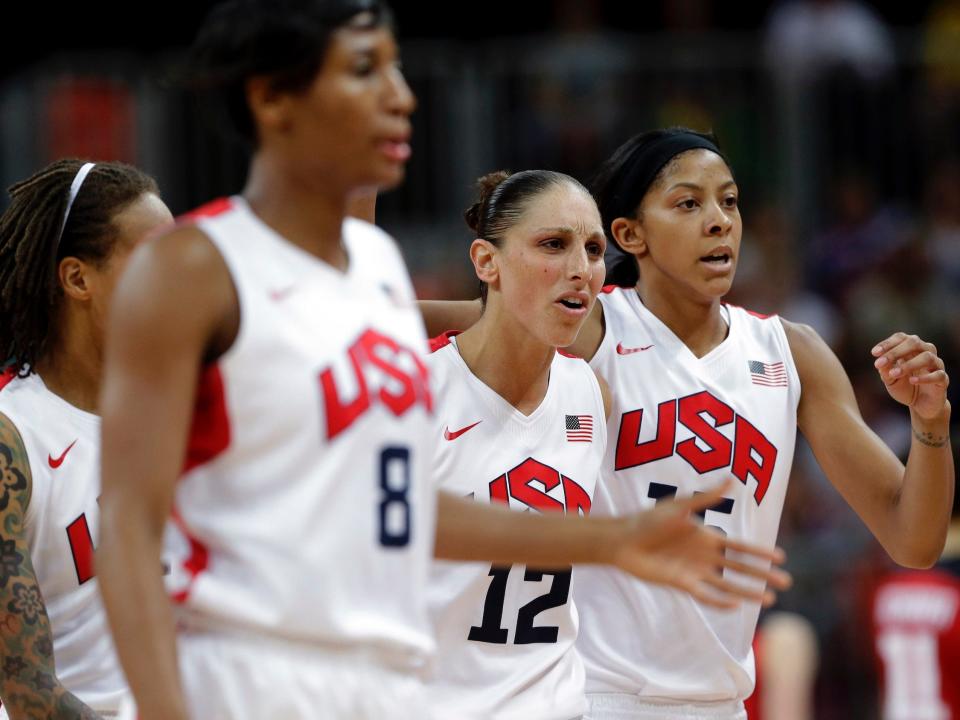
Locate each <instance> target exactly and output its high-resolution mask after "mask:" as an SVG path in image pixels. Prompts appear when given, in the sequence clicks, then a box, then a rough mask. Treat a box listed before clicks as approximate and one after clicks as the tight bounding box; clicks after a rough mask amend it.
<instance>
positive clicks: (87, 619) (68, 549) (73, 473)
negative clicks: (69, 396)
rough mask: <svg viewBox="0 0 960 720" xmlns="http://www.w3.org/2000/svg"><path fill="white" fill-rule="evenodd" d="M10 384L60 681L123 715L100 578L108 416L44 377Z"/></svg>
mask: <svg viewBox="0 0 960 720" xmlns="http://www.w3.org/2000/svg"><path fill="white" fill-rule="evenodd" d="M3 382H6V385H4V386H3V388H2V389H0V412H2V413H3V414H4V415H6V416H7V417H8V418H10V420H11V422H13V424H14V425H16V427H17V430H18V431H19V432H20V437H21V438H22V439H23V444H24V447H25V448H26V450H27V457H28V458H29V460H30V475H31V478H32V481H33V486H32V493H31V496H30V504H29V506H28V507H27V514H26V518H25V520H24V522H25V527H26V535H27V544H28V546H29V548H30V559H31V561H32V563H33V569H34V573H35V574H36V577H37V582H38V583H39V585H40V593H41V595H42V596H43V601H44V604H45V605H46V608H47V617H48V618H49V620H50V630H51V633H52V634H53V654H54V659H55V662H56V671H57V678H58V679H59V680H60V683H61V684H62V685H63V686H64V687H65V688H67V689H68V690H69V691H70V692H72V693H73V694H74V695H76V696H77V697H78V698H80V700H82V701H83V702H84V703H86V704H87V705H89V706H90V707H91V708H93V709H94V710H98V711H101V712H111V711H115V710H116V709H117V708H118V707H119V705H120V701H121V699H122V698H123V696H124V695H125V694H126V693H127V686H126V682H125V680H124V677H123V672H122V671H121V669H120V664H119V662H118V660H117V657H116V655H115V653H114V647H113V640H112V638H111V635H110V630H109V627H108V626H107V616H106V614H105V612H104V609H103V605H102V604H101V601H100V592H99V590H98V589H97V580H96V578H95V577H94V573H93V549H94V545H95V538H97V537H98V528H99V526H100V509H99V507H98V505H97V499H98V497H99V495H100V418H99V417H97V416H96V415H91V414H90V413H88V412H84V411H83V410H80V409H79V408H76V407H74V406H73V405H71V404H69V403H68V402H66V401H65V400H64V399H63V398H61V397H59V396H58V395H55V394H54V393H52V392H50V391H49V390H47V388H46V386H45V385H44V384H43V381H42V380H41V379H40V377H39V376H38V375H36V374H34V375H30V376H28V377H25V378H19V377H14V378H12V379H11V378H10V376H9V375H7V376H4V377H3V379H2V380H0V384H2V383H3ZM2 717H5V715H2Z"/></svg>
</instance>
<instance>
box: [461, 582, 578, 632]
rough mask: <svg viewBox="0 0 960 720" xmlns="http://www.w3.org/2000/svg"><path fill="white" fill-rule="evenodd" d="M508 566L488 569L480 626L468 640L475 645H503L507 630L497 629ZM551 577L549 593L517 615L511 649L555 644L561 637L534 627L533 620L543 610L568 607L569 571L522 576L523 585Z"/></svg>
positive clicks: (550, 629) (553, 629)
mask: <svg viewBox="0 0 960 720" xmlns="http://www.w3.org/2000/svg"><path fill="white" fill-rule="evenodd" d="M511 567H512V566H511V565H507V566H501V565H493V566H492V567H491V568H490V573H489V574H490V577H492V578H493V579H492V580H491V581H490V588H489V589H488V590H487V597H486V599H485V600H484V601H483V619H482V620H481V621H480V624H479V625H474V626H473V627H471V628H470V633H469V634H468V635H467V639H468V640H473V641H475V642H486V643H494V644H498V645H505V644H506V643H507V634H508V630H507V629H506V628H504V627H500V625H501V623H502V622H503V605H504V602H505V601H506V596H507V581H508V580H509V577H510V568H511ZM547 575H550V576H552V577H553V582H552V583H551V584H550V590H549V591H547V593H545V594H544V595H540V596H539V597H536V598H534V599H533V600H531V601H530V602H528V603H527V604H526V605H524V606H523V607H521V608H520V609H519V610H518V611H517V624H516V628H517V629H516V632H514V637H513V644H514V645H529V644H531V643H555V642H557V637H558V636H559V633H560V628H558V627H557V626H556V625H534V624H533V620H534V618H535V617H536V616H537V615H539V614H540V613H542V612H543V611H545V610H549V609H550V608H555V607H560V606H562V605H565V604H566V603H567V599H568V598H569V595H570V576H571V570H533V569H531V568H526V569H525V570H524V573H523V580H524V582H540V581H542V580H543V579H544V577H546V576H547Z"/></svg>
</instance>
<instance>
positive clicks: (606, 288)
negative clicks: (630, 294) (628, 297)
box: [600, 285, 629, 295]
mask: <svg viewBox="0 0 960 720" xmlns="http://www.w3.org/2000/svg"><path fill="white" fill-rule="evenodd" d="M625 289H626V290H629V288H622V287H620V286H619V285H604V286H603V287H602V288H600V292H602V293H603V294H604V295H609V294H610V293H612V292H613V291H614V290H625Z"/></svg>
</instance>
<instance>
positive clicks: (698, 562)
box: [612, 481, 792, 608]
mask: <svg viewBox="0 0 960 720" xmlns="http://www.w3.org/2000/svg"><path fill="white" fill-rule="evenodd" d="M728 486H729V481H727V482H726V483H724V484H723V485H720V486H718V487H715V488H713V489H712V490H710V491H708V492H705V493H702V494H697V495H695V496H694V497H691V498H686V499H683V500H668V501H661V502H659V503H657V506H656V507H655V508H653V509H651V510H647V511H645V512H641V513H637V514H636V515H633V516H631V517H630V518H627V519H626V521H627V523H628V529H627V537H626V539H625V540H624V542H623V543H622V544H621V546H620V547H619V548H618V549H617V550H616V551H615V554H614V557H613V560H612V564H613V565H615V566H616V567H618V568H620V569H621V570H623V571H625V572H627V573H630V574H631V575H634V576H636V577H638V578H640V579H641V580H646V581H648V582H653V583H659V584H662V585H669V586H671V587H674V588H676V589H678V590H683V591H685V592H688V593H690V594H691V595H692V596H693V597H694V598H695V599H697V600H698V601H700V602H702V603H704V604H706V605H712V606H714V607H720V608H733V607H736V606H737V605H739V604H740V603H741V602H742V601H744V600H751V601H754V602H761V603H763V604H764V605H770V604H772V603H773V600H774V597H775V596H774V593H773V590H785V589H787V588H788V587H790V584H791V582H792V580H791V578H790V575H789V574H788V573H787V572H786V571H784V570H782V569H780V568H779V567H776V566H778V565H781V564H782V563H783V561H784V554H783V551H782V550H780V549H779V548H776V549H773V550H771V549H769V548H761V547H758V546H756V545H751V544H748V543H743V542H739V541H736V540H731V539H730V538H727V537H725V536H724V535H723V534H721V533H719V532H717V531H716V530H711V529H710V528H707V527H704V526H703V525H702V524H701V523H699V522H697V521H696V519H695V518H693V517H691V516H692V515H694V514H695V513H697V512H700V511H703V510H706V509H708V508H710V507H712V506H714V505H716V504H717V503H718V502H720V501H721V500H723V492H724V491H725V490H726V489H727V488H728ZM728 551H730V552H728ZM731 554H738V555H740V556H741V557H742V559H734V558H732V557H730V555H731ZM751 560H752V561H754V562H750V561H751ZM756 561H759V562H756ZM725 569H726V570H731V571H733V572H734V573H739V574H741V575H744V576H747V577H750V578H755V579H757V580H761V581H763V583H764V584H765V587H761V586H759V585H758V584H757V583H751V584H745V583H742V582H735V581H733V580H731V579H728V578H727V577H725V575H724V570H725ZM771 588H772V589H773V590H772V589H771Z"/></svg>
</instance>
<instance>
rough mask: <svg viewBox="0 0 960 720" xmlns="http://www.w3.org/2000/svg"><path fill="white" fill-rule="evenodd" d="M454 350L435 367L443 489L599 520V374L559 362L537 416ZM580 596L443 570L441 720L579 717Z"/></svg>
mask: <svg viewBox="0 0 960 720" xmlns="http://www.w3.org/2000/svg"><path fill="white" fill-rule="evenodd" d="M455 342H456V341H455V340H454V341H451V342H450V343H449V344H446V345H444V346H443V347H441V348H440V349H439V350H437V351H436V352H434V353H433V354H432V355H431V356H430V357H429V359H428V364H429V366H430V375H431V380H432V381H433V385H434V389H435V391H436V397H437V414H436V420H435V422H434V423H433V432H432V434H431V438H432V440H433V442H434V453H433V471H434V473H435V474H436V476H437V477H438V478H439V481H440V485H441V488H442V489H443V490H446V491H448V492H451V493H453V494H455V495H459V496H462V497H468V498H472V499H473V500H475V501H476V502H481V503H503V504H506V505H508V506H509V507H511V508H513V509H515V510H518V511H521V512H522V511H536V512H550V511H552V512H568V513H578V514H586V513H587V512H589V511H590V506H591V497H592V495H593V489H594V485H595V483H596V478H597V474H598V473H599V470H600V463H601V462H602V460H603V455H604V449H605V446H606V434H605V430H604V420H605V417H604V408H603V399H602V396H601V394H600V386H599V384H598V383H597V379H596V376H595V375H594V373H593V371H592V370H591V369H590V367H589V366H588V365H587V364H586V363H585V362H584V361H583V360H580V359H577V358H569V357H564V356H562V355H560V354H559V353H558V354H557V355H556V357H555V359H554V360H553V363H552V365H551V367H550V382H549V386H548V388H547V392H546V396H545V397H544V399H543V402H542V403H541V404H540V406H539V407H538V408H537V409H536V410H535V411H534V412H533V413H531V414H530V415H529V416H528V415H524V414H523V413H521V412H520V411H518V410H517V409H516V408H514V407H513V406H512V405H510V404H509V403H508V402H507V401H506V400H504V399H503V398H502V397H501V396H500V395H498V394H497V393H496V392H494V391H493V390H492V389H491V388H489V387H488V386H487V385H485V384H484V383H483V382H482V381H481V380H480V379H479V378H477V377H476V376H475V375H474V374H473V373H472V372H471V371H470V369H469V368H468V367H467V365H466V363H464V361H463V359H462V358H461V357H460V353H459V352H458V351H457V348H456V344H455ZM578 572H579V569H578ZM578 582H579V580H578ZM570 591H571V573H570V570H566V571H556V570H554V571H539V570H537V569H535V568H528V567H525V566H520V565H514V566H506V567H499V566H493V567H491V566H490V565H489V564H481V563H451V562H440V561H438V562H436V563H434V570H433V573H432V581H431V585H430V609H431V614H432V617H433V621H434V629H435V631H436V634H437V644H438V656H437V661H436V667H435V673H434V678H433V684H432V686H431V688H430V689H431V694H432V700H433V702H434V704H435V705H436V706H437V708H438V713H437V717H438V718H468V717H469V718H482V719H483V720H491V719H496V720H507V719H516V720H569V718H572V717H579V716H580V715H581V714H582V713H583V712H584V711H585V703H584V675H583V665H582V662H581V661H580V658H579V657H578V655H577V653H576V651H575V649H574V641H575V639H576V636H577V624H578V622H577V611H576V609H575V607H574V604H573V601H572V598H571V597H570Z"/></svg>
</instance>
